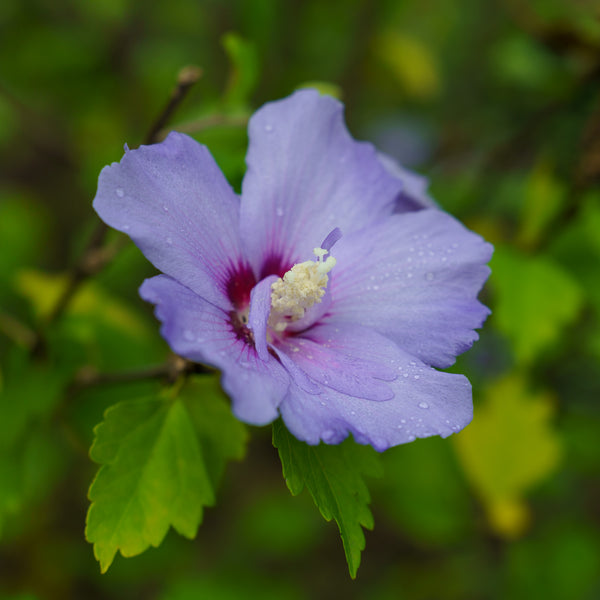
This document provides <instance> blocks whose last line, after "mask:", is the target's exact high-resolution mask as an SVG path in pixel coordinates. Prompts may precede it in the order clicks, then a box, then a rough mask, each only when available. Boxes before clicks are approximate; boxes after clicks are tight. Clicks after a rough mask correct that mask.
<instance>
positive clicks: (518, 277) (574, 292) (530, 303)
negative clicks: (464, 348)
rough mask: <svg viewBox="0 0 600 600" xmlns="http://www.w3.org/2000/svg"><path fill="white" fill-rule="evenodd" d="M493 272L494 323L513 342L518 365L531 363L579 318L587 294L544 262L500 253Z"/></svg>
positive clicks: (499, 250) (502, 250) (510, 252)
mask: <svg viewBox="0 0 600 600" xmlns="http://www.w3.org/2000/svg"><path fill="white" fill-rule="evenodd" d="M491 266H492V273H493V276H492V279H491V284H492V285H493V287H494V289H495V293H496V306H495V309H494V313H493V320H494V322H495V324H496V327H497V328H498V330H500V331H501V332H502V333H503V334H505V335H506V337H507V338H508V339H509V340H510V341H511V342H512V346H513V350H514V353H515V356H516V358H517V360H518V361H520V362H522V363H529V362H531V361H533V360H535V359H536V358H537V357H538V355H539V354H541V353H542V352H543V351H544V350H546V349H547V348H548V347H549V346H551V345H552V344H555V343H556V342H557V341H558V339H559V337H560V333H561V331H562V329H563V327H564V326H565V325H567V324H569V323H571V322H572V321H573V320H574V319H575V318H576V317H577V314H578V313H579V310H580V308H581V306H582V303H583V292H582V290H581V288H580V286H579V285H578V283H577V282H576V281H575V280H574V279H573V278H572V277H571V276H570V275H569V274H568V273H567V272H566V271H564V270H563V269H562V268H561V267H560V266H559V265H558V264H555V263H554V262H552V261H550V260H548V259H546V258H543V257H540V256H527V255H524V254H519V253H517V252H515V251H513V250H509V249H507V248H502V247H497V248H496V252H495V254H494V258H493V259H492V265H491Z"/></svg>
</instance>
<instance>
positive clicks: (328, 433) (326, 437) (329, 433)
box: [321, 429, 335, 442]
mask: <svg viewBox="0 0 600 600" xmlns="http://www.w3.org/2000/svg"><path fill="white" fill-rule="evenodd" d="M334 436H335V431H333V429H326V430H325V431H324V432H323V435H322V436H321V437H322V438H323V441H324V442H330V441H331V440H332V439H333V438H334Z"/></svg>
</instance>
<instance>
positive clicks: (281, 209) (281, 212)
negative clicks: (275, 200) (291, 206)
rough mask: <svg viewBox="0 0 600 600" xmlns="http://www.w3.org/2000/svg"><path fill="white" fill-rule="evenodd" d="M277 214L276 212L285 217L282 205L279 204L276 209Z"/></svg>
mask: <svg viewBox="0 0 600 600" xmlns="http://www.w3.org/2000/svg"><path fill="white" fill-rule="evenodd" d="M275 214H276V215H277V216H278V217H283V208H281V206H278V207H277V208H276V209H275Z"/></svg>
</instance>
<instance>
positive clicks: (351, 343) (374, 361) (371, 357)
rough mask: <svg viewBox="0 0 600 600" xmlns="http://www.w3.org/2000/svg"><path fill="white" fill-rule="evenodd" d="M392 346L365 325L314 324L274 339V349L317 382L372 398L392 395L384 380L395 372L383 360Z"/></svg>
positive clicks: (386, 397)
mask: <svg viewBox="0 0 600 600" xmlns="http://www.w3.org/2000/svg"><path fill="white" fill-rule="evenodd" d="M382 341H383V342H387V343H386V344H382ZM386 346H391V347H392V349H391V350H390V349H389V348H387V347H386ZM393 346H394V345H393V343H392V342H388V341H387V340H385V339H383V340H382V337H381V336H380V335H379V334H377V333H375V332H373V331H371V330H369V329H365V328H349V327H344V326H341V327H336V326H333V325H316V326H314V327H311V328H310V329H308V330H307V331H305V332H304V333H302V334H300V335H296V336H293V337H288V338H284V339H283V340H281V341H279V342H277V343H275V347H276V348H277V350H280V351H282V352H284V353H285V354H287V356H288V357H289V358H290V359H291V360H292V361H293V362H294V363H295V364H296V366H298V367H299V368H300V369H301V370H302V371H303V372H304V373H305V374H306V375H308V377H310V378H311V379H312V380H313V381H315V382H317V383H318V384H320V385H321V386H326V387H330V388H333V389H335V390H337V391H338V392H341V393H343V394H347V395H349V396H354V397H356V398H363V399H367V400H375V401H383V400H390V399H391V398H393V397H394V392H393V391H392V389H391V388H390V387H389V385H387V382H389V381H393V380H394V379H396V377H397V373H396V370H395V369H392V368H390V366H389V365H388V364H386V363H387V362H389V361H388V356H389V353H390V351H395V349H394V348H393Z"/></svg>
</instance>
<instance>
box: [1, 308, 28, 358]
mask: <svg viewBox="0 0 600 600" xmlns="http://www.w3.org/2000/svg"><path fill="white" fill-rule="evenodd" d="M0 333H3V334H4V335H5V336H6V337H8V338H10V339H12V340H13V341H14V342H16V343H17V344H19V345H20V346H24V347H25V348H28V349H31V348H33V345H34V344H35V342H36V334H35V331H33V329H30V328H29V327H27V325H25V324H24V323H21V321H19V320H18V319H17V318H15V317H13V316H12V315H9V314H8V313H5V312H0Z"/></svg>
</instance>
